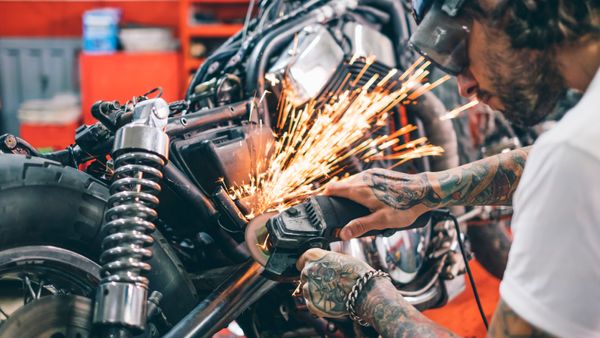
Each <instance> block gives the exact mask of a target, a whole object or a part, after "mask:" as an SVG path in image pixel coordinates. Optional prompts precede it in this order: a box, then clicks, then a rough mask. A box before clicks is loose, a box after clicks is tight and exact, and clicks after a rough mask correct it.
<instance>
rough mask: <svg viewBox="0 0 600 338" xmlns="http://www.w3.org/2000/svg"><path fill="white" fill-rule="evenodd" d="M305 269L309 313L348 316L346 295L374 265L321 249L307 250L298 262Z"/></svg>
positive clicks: (304, 294)
mask: <svg viewBox="0 0 600 338" xmlns="http://www.w3.org/2000/svg"><path fill="white" fill-rule="evenodd" d="M296 267H297V268H298V270H299V271H302V273H301V275H300V279H301V281H302V284H303V287H302V295H303V296H304V298H305V299H306V305H307V307H308V309H309V310H310V312H312V313H313V314H315V315H317V316H319V317H329V318H340V317H344V316H347V315H348V311H347V310H346V297H347V296H348V294H349V293H350V291H351V290H352V286H354V284H355V283H356V281H357V280H358V279H359V278H360V277H362V276H363V275H364V274H365V273H366V272H368V271H371V270H373V268H372V267H370V266H369V265H367V263H365V262H363V261H359V260H357V259H356V258H354V257H350V256H346V255H342V254H339V253H336V252H330V251H325V250H321V249H310V250H308V251H306V252H305V253H304V254H303V255H302V256H301V257H300V258H299V259H298V262H297V263H296Z"/></svg>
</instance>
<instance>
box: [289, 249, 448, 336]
mask: <svg viewBox="0 0 600 338" xmlns="http://www.w3.org/2000/svg"><path fill="white" fill-rule="evenodd" d="M297 267H298V269H299V270H301V271H302V274H301V280H302V283H303V287H302V294H303V296H304V298H305V299H306V305H307V307H308V309H309V310H310V312H312V313H313V314H315V315H317V316H320V317H330V318H339V317H344V316H347V315H348V312H347V311H346V299H347V296H348V294H349V293H350V291H351V290H352V286H353V285H354V284H355V283H356V281H357V280H358V278H360V277H361V276H362V275H364V274H365V273H366V272H367V271H370V270H373V268H371V267H370V266H368V265H367V264H366V263H364V262H362V261H359V260H357V259H355V258H353V257H350V256H346V255H342V254H339V253H335V252H329V251H324V250H321V249H310V250H308V251H307V252H306V253H304V255H303V256H302V257H301V258H300V259H299V260H298V263H297ZM355 306H356V310H357V313H358V315H359V316H360V317H361V318H363V319H364V320H366V321H368V322H369V323H370V324H371V325H373V327H374V328H375V329H376V330H377V332H378V333H379V334H380V335H381V336H383V337H384V338H391V337H455V335H454V334H453V333H452V332H450V331H448V330H447V329H445V328H443V327H441V326H439V325H437V324H436V323H434V322H432V321H431V320H429V319H428V318H426V317H425V316H423V315H422V314H421V313H420V312H419V311H418V310H417V309H415V308H414V307H413V306H412V305H410V304H409V303H408V302H406V301H405V300H404V298H402V295H400V293H399V292H398V290H396V288H395V287H394V285H393V284H392V283H391V282H390V281H389V280H387V279H383V278H375V279H372V280H371V281H370V282H369V283H368V284H367V285H366V287H365V288H364V289H363V290H362V292H361V293H360V294H359V296H358V299H357V300H356V304H355Z"/></svg>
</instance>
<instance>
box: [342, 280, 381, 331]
mask: <svg viewBox="0 0 600 338" xmlns="http://www.w3.org/2000/svg"><path fill="white" fill-rule="evenodd" d="M375 277H385V278H389V279H390V280H391V277H390V274H389V273H387V272H383V271H381V270H371V271H369V272H367V273H365V274H364V275H363V276H362V277H360V278H359V279H358V280H356V283H355V284H354V286H352V290H351V291H350V293H349V294H348V299H347V300H346V310H348V314H349V316H350V318H351V319H352V320H354V321H355V322H357V323H358V324H360V325H362V326H369V323H367V322H366V321H365V320H363V319H362V318H360V317H359V316H358V315H357V314H356V310H355V309H354V304H355V303H356V300H357V299H358V295H359V294H360V293H361V291H362V290H363V289H364V287H365V286H367V283H369V281H370V280H371V279H373V278H375Z"/></svg>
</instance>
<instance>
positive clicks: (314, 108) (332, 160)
mask: <svg viewBox="0 0 600 338" xmlns="http://www.w3.org/2000/svg"><path fill="white" fill-rule="evenodd" d="M356 61H358V58H354V57H353V58H352V62H356ZM374 61H375V59H374V58H373V57H368V58H363V62H364V67H363V68H362V69H361V70H360V71H359V72H358V75H355V76H354V75H353V76H350V75H351V74H347V75H346V76H345V77H344V78H343V81H342V82H341V83H342V85H340V87H338V88H336V89H333V90H332V91H330V95H329V96H328V97H327V98H326V100H325V101H324V102H317V100H311V101H309V102H308V103H306V104H305V105H302V106H299V107H297V106H295V105H294V104H293V102H292V100H291V99H290V96H291V95H290V94H289V93H286V89H285V88H286V86H285V83H286V82H285V80H284V81H283V82H282V84H283V85H284V94H283V95H282V97H280V99H279V103H278V110H279V111H278V119H277V125H276V135H275V136H276V137H275V141H274V143H272V144H269V145H267V147H268V148H269V149H270V151H269V155H268V159H267V162H266V163H267V164H268V165H265V162H262V166H263V167H266V169H261V170H259V169H258V168H257V169H256V170H254V172H253V173H252V174H251V175H250V176H249V177H248V180H247V181H246V182H244V183H242V184H240V185H234V186H232V187H230V189H229V193H230V195H231V197H232V198H233V199H236V200H240V201H242V202H243V203H242V204H244V205H246V206H247V208H248V212H249V214H248V215H246V216H247V217H248V218H252V217H253V216H254V215H260V214H262V213H264V212H267V211H282V210H284V209H286V208H288V207H290V206H292V205H294V204H296V203H298V202H300V201H302V200H303V199H305V198H306V197H309V196H311V195H314V194H317V193H319V192H320V191H322V189H323V187H324V185H325V184H326V183H329V182H333V181H337V180H339V179H342V178H343V177H345V176H347V169H348V168H347V165H348V163H349V162H350V160H351V159H353V158H354V159H359V160H362V161H364V162H370V161H375V160H388V161H391V163H393V166H397V165H400V164H402V163H405V162H406V161H409V160H411V159H414V158H418V157H422V156H430V155H440V154H442V153H443V151H444V150H443V149H442V148H440V147H436V146H433V145H431V144H429V143H428V141H427V139H426V138H419V139H416V140H412V141H410V142H408V143H401V140H404V136H405V135H408V134H409V133H411V132H413V131H415V130H416V129H417V127H415V126H413V125H406V126H403V127H402V128H400V129H398V130H396V131H394V132H392V133H391V134H386V135H379V134H381V132H380V131H381V128H382V126H385V125H387V124H388V116H389V113H390V111H391V110H392V109H394V108H395V107H397V106H398V105H399V104H402V102H404V101H406V100H407V98H408V97H409V96H411V95H413V98H417V97H418V96H420V95H422V94H423V93H425V92H426V91H427V90H430V89H431V88H433V87H435V86H437V85H439V84H441V83H442V82H444V81H446V80H447V78H446V77H444V78H442V79H440V80H438V81H435V82H434V83H433V84H429V85H427V86H423V85H421V83H422V82H423V81H424V79H425V77H426V76H427V75H428V74H429V71H427V70H426V68H427V67H428V66H429V64H430V63H429V62H424V59H422V58H421V59H419V60H417V62H415V64H413V65H412V66H411V67H410V68H409V69H408V70H407V71H406V72H404V73H403V74H401V75H400V74H399V72H398V70H396V69H393V70H391V71H390V72H389V73H388V74H386V75H385V76H383V74H382V75H381V76H380V75H378V74H375V75H373V76H372V77H370V78H368V79H366V80H367V81H366V82H364V83H365V84H364V85H358V83H359V82H360V81H361V79H362V77H364V76H365V74H367V71H368V69H369V67H370V66H371V65H372V64H373V63H374ZM415 93H417V94H416V95H415Z"/></svg>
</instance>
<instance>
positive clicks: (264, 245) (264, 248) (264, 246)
mask: <svg viewBox="0 0 600 338" xmlns="http://www.w3.org/2000/svg"><path fill="white" fill-rule="evenodd" d="M269 235H270V234H269V233H267V237H265V241H264V242H263V243H262V244H258V243H256V246H257V247H259V248H260V249H261V250H262V251H264V252H269Z"/></svg>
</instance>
